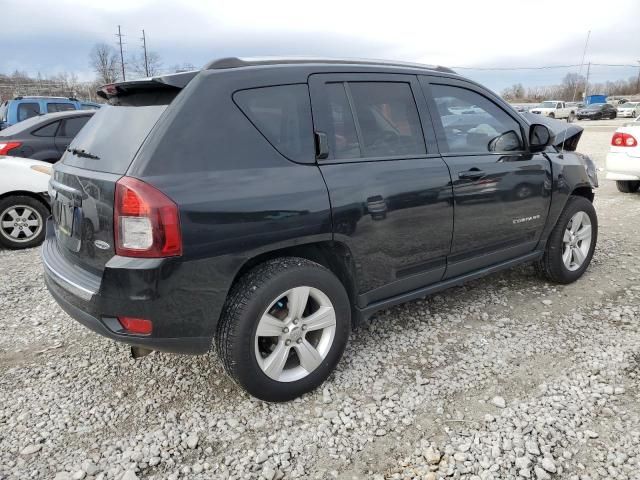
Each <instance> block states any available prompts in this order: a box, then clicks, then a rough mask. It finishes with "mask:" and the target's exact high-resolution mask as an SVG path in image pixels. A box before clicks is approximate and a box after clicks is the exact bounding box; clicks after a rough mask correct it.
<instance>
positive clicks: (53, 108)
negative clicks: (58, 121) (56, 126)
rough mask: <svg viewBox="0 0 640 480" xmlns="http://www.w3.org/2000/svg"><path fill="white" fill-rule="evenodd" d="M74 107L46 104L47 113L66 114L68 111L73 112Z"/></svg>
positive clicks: (63, 104)
mask: <svg viewBox="0 0 640 480" xmlns="http://www.w3.org/2000/svg"><path fill="white" fill-rule="evenodd" d="M75 109H76V107H75V105H73V104H72V103H47V112H49V113H54V112H68V111H69V110H75Z"/></svg>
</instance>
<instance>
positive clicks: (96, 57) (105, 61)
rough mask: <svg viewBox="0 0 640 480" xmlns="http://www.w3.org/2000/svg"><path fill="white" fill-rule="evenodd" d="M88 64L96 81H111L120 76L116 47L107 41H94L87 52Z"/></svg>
mask: <svg viewBox="0 0 640 480" xmlns="http://www.w3.org/2000/svg"><path fill="white" fill-rule="evenodd" d="M89 65H90V66H91V68H93V70H94V71H95V72H96V77H97V79H98V81H100V82H102V83H113V82H115V81H117V80H118V78H120V60H119V59H118V53H117V52H116V49H115V48H113V47H112V46H111V45H109V44H107V43H96V44H95V45H94V46H93V49H92V50H91V53H90V54H89Z"/></svg>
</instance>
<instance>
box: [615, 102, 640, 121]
mask: <svg viewBox="0 0 640 480" xmlns="http://www.w3.org/2000/svg"><path fill="white" fill-rule="evenodd" d="M638 115H640V102H627V103H623V104H622V105H618V116H619V117H626V118H628V117H631V118H636V117H637V116H638Z"/></svg>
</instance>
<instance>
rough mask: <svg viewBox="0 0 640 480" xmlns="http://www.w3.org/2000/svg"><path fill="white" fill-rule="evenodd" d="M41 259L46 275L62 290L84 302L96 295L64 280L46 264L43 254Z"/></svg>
mask: <svg viewBox="0 0 640 480" xmlns="http://www.w3.org/2000/svg"><path fill="white" fill-rule="evenodd" d="M42 248H43V249H44V245H43V246H42ZM41 258H42V264H43V265H44V268H45V270H46V271H47V273H49V276H50V277H51V279H52V280H54V281H55V282H56V283H57V284H58V285H60V286H61V287H62V288H64V289H65V290H67V291H68V292H70V293H73V294H74V295H77V296H78V297H80V298H81V299H83V300H86V301H90V300H91V299H92V298H93V296H94V295H95V294H96V293H98V292H97V291H95V292H94V291H92V290H89V289H88V288H85V287H83V286H81V285H78V284H77V283H74V282H72V281H71V280H69V279H68V278H66V277H65V276H64V275H62V274H60V273H59V272H57V271H55V270H54V269H53V268H52V267H51V265H49V263H48V262H47V258H46V255H44V252H43V254H42V255H41Z"/></svg>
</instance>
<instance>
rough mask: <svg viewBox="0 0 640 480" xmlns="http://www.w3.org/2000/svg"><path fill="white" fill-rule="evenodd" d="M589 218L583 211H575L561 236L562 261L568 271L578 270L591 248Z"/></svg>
mask: <svg viewBox="0 0 640 480" xmlns="http://www.w3.org/2000/svg"><path fill="white" fill-rule="evenodd" d="M591 237H592V232H591V219H590V218H589V215H587V214H586V213H585V212H582V211H580V212H576V213H575V214H574V215H573V217H571V220H570V221H569V223H568V224H567V227H566V228H565V231H564V236H563V238H562V262H563V263H564V266H565V267H566V268H567V270H569V271H572V272H573V271H575V270H578V269H579V268H580V267H581V266H582V264H583V263H584V261H585V259H586V258H587V255H588V254H589V248H591Z"/></svg>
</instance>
